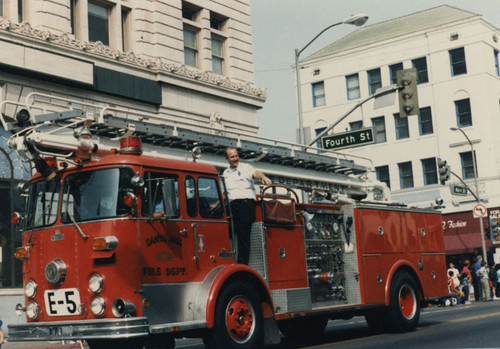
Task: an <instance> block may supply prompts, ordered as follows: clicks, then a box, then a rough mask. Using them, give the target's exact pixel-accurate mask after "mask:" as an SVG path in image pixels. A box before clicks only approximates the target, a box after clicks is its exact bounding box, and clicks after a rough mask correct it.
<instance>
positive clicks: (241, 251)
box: [231, 199, 255, 264]
mask: <svg viewBox="0 0 500 349" xmlns="http://www.w3.org/2000/svg"><path fill="white" fill-rule="evenodd" d="M231 215H232V221H233V228H234V232H235V233H236V236H238V263H241V264H248V261H249V260H250V233H251V232H252V223H253V222H255V201H254V200H253V199H240V200H233V201H231Z"/></svg>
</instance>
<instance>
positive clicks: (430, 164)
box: [421, 158, 438, 185]
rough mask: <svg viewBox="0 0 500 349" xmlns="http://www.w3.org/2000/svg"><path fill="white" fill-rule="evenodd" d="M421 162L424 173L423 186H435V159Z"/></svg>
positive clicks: (436, 179) (436, 180)
mask: <svg viewBox="0 0 500 349" xmlns="http://www.w3.org/2000/svg"><path fill="white" fill-rule="evenodd" d="M421 161H422V170H423V171H424V185H431V184H437V182H438V178H437V167H436V158H428V159H422V160H421Z"/></svg>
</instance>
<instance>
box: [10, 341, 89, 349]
mask: <svg viewBox="0 0 500 349" xmlns="http://www.w3.org/2000/svg"><path fill="white" fill-rule="evenodd" d="M82 348H83V349H88V346H87V345H86V344H80V343H77V342H76V343H67V344H64V343H63V342H8V341H6V342H5V344H3V345H2V349H82Z"/></svg>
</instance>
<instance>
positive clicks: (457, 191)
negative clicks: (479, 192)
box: [453, 185, 467, 195]
mask: <svg viewBox="0 0 500 349" xmlns="http://www.w3.org/2000/svg"><path fill="white" fill-rule="evenodd" d="M453 194H456V195H467V188H466V187H461V186H459V185H454V186H453Z"/></svg>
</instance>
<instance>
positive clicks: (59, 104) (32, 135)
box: [0, 92, 380, 192]
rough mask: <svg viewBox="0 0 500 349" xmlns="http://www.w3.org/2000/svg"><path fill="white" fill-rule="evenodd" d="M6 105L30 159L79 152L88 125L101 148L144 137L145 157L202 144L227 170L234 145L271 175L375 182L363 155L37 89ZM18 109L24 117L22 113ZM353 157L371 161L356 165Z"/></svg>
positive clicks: (15, 142)
mask: <svg viewBox="0 0 500 349" xmlns="http://www.w3.org/2000/svg"><path fill="white" fill-rule="evenodd" d="M8 104H12V105H13V106H15V108H11V109H14V110H16V109H17V113H16V115H13V116H11V117H10V120H6V118H5V117H4V115H3V113H2V114H1V115H0V121H1V123H2V125H3V127H4V128H5V129H6V130H12V131H14V134H13V135H12V136H11V140H10V141H9V145H11V147H12V148H13V149H14V150H16V151H18V153H20V156H21V157H23V158H25V159H26V160H28V161H29V160H30V159H29V156H27V155H26V154H24V153H23V152H22V151H21V148H22V144H24V143H25V142H28V143H33V144H35V145H37V146H39V148H37V149H39V151H40V153H41V154H42V155H47V156H50V155H58V156H64V155H62V154H61V152H63V151H64V150H66V149H67V150H75V149H76V148H77V147H78V146H79V143H78V139H77V137H76V136H75V135H76V133H78V132H81V130H83V129H87V130H88V131H90V132H91V134H92V138H93V139H97V140H98V141H99V147H100V149H111V148H117V146H116V142H117V140H118V139H119V138H121V137H123V136H125V135H131V134H133V135H134V136H137V137H139V138H140V139H141V141H142V143H143V145H149V146H150V148H147V147H144V153H145V154H146V155H152V156H158V157H172V158H176V157H177V158H185V156H186V154H187V151H189V150H191V149H192V148H193V147H201V149H202V150H203V158H204V159H206V160H205V161H207V162H209V163H212V164H214V165H215V166H216V167H220V168H223V167H226V166H227V162H226V161H225V160H224V154H225V149H226V147H229V146H230V147H235V148H237V149H238V153H239V155H240V158H242V159H243V160H244V161H245V160H246V161H251V162H253V165H254V167H255V168H258V169H261V170H263V171H266V172H267V173H269V174H271V175H275V176H279V175H282V176H284V177H293V178H301V179H302V180H304V181H310V180H317V181H326V182H328V183H333V184H335V185H338V187H339V188H350V191H351V192H355V191H356V190H357V189H359V188H366V187H373V183H368V182H370V181H368V180H367V178H366V175H367V174H368V173H369V172H370V171H372V164H371V161H370V160H369V159H366V158H362V157H353V156H350V157H348V156H347V155H345V154H342V153H338V152H333V151H325V150H323V149H318V148H316V147H310V146H306V145H301V144H294V143H289V142H283V141H276V140H271V139H268V138H264V137H259V136H255V135H251V134H247V133H243V132H235V131H231V130H225V129H223V130H221V129H216V128H213V127H210V126H208V125H207V126H205V125H200V124H194V123H188V122H183V123H179V122H175V123H174V122H172V121H169V120H165V118H163V117H160V116H158V115H157V114H151V113H146V112H142V111H137V110H131V109H125V108H121V107H112V106H107V105H97V104H94V103H87V102H83V101H77V100H72V99H68V98H63V97H58V96H53V95H45V94H41V93H37V92H33V93H30V94H29V95H28V96H27V97H26V101H25V103H24V104H23V103H18V102H9V101H4V102H2V103H1V104H0V111H3V110H4V109H5V107H6V106H7V105H8ZM19 109H21V110H19ZM20 113H24V115H21V116H19V114H20ZM16 116H17V118H16ZM16 119H18V120H19V119H23V120H25V125H26V126H25V127H24V128H22V129H20V130H17V132H16V124H17V122H16ZM42 149H43V150H42ZM51 150H53V151H51ZM207 154H208V156H207ZM355 158H356V159H357V160H358V161H361V162H365V163H366V164H367V165H362V164H358V163H356V162H355V161H354V159H355ZM200 161H201V159H200ZM327 174H328V175H327ZM298 183H299V184H300V181H299V182H298ZM378 184H379V185H380V183H378Z"/></svg>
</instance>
